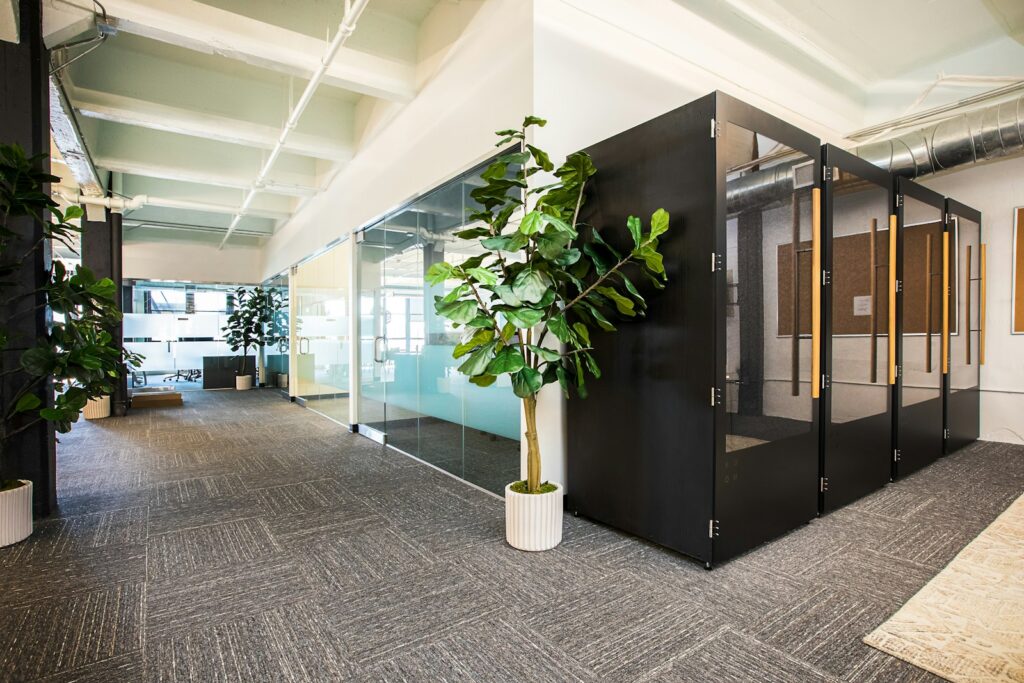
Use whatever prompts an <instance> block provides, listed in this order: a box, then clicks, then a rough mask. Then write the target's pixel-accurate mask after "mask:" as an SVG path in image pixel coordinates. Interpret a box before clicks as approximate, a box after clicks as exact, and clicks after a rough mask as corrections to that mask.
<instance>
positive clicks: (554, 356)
mask: <svg viewBox="0 0 1024 683" xmlns="http://www.w3.org/2000/svg"><path fill="white" fill-rule="evenodd" d="M527 348H529V349H530V350H531V351H533V352H534V353H535V354H537V356H538V357H539V358H540V359H541V360H543V361H547V362H548V363H553V362H555V361H557V360H560V359H561V358H562V354H560V353H559V352H558V351H555V350H554V349H546V348H544V347H543V346H537V345H536V344H527Z"/></svg>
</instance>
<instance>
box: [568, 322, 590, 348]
mask: <svg viewBox="0 0 1024 683" xmlns="http://www.w3.org/2000/svg"><path fill="white" fill-rule="evenodd" d="M572 329H573V330H575V331H576V334H577V335H579V338H580V339H582V340H583V344H584V345H586V346H590V328H588V327H587V326H586V325H584V324H583V323H579V322H577V323H573V324H572Z"/></svg>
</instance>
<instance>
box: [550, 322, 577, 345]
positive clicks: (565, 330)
mask: <svg viewBox="0 0 1024 683" xmlns="http://www.w3.org/2000/svg"><path fill="white" fill-rule="evenodd" d="M548 329H549V330H551V334H553V335H555V337H557V338H558V341H560V342H562V343H563V344H568V343H569V341H570V340H571V339H572V332H571V331H570V330H569V324H568V323H567V322H566V320H565V316H564V315H556V316H555V317H553V318H551V320H549V321H548Z"/></svg>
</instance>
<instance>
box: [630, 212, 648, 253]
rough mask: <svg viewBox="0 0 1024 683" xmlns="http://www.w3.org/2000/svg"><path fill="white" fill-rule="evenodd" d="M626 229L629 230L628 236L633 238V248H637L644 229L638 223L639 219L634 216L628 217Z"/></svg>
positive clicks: (641, 239)
mask: <svg viewBox="0 0 1024 683" xmlns="http://www.w3.org/2000/svg"><path fill="white" fill-rule="evenodd" d="M626 227H627V228H629V234H630V235H632V236H633V244H634V246H637V247H639V246H640V243H641V242H642V241H643V237H644V227H643V224H642V223H640V219H639V218H637V217H636V216H630V217H629V218H627V219H626Z"/></svg>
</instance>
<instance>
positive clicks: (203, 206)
mask: <svg viewBox="0 0 1024 683" xmlns="http://www.w3.org/2000/svg"><path fill="white" fill-rule="evenodd" d="M54 195H56V196H58V197H60V198H61V199H63V200H64V201H65V202H67V203H69V204H82V205H86V206H102V207H104V208H107V209H110V210H111V211H113V212H114V213H124V212H125V211H130V210H133V209H141V208H142V207H143V206H156V207H159V208H162V209H182V210H184V211H204V212H207V213H223V214H231V215H234V214H237V213H238V207H236V206H227V205H226V204H211V203H210V202H197V201H192V200H188V199H171V198H167V197H154V196H153V195H148V194H138V195H135V196H134V197H130V198H123V197H93V196H91V195H83V194H78V193H77V192H75V190H72V189H69V188H63V187H59V188H57V189H56V190H54ZM246 215H247V216H254V217H257V218H270V219H273V220H278V219H283V218H287V216H288V214H285V213H281V212H277V211H264V210H261V209H254V210H252V211H250V212H248V213H247V214H246Z"/></svg>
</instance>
